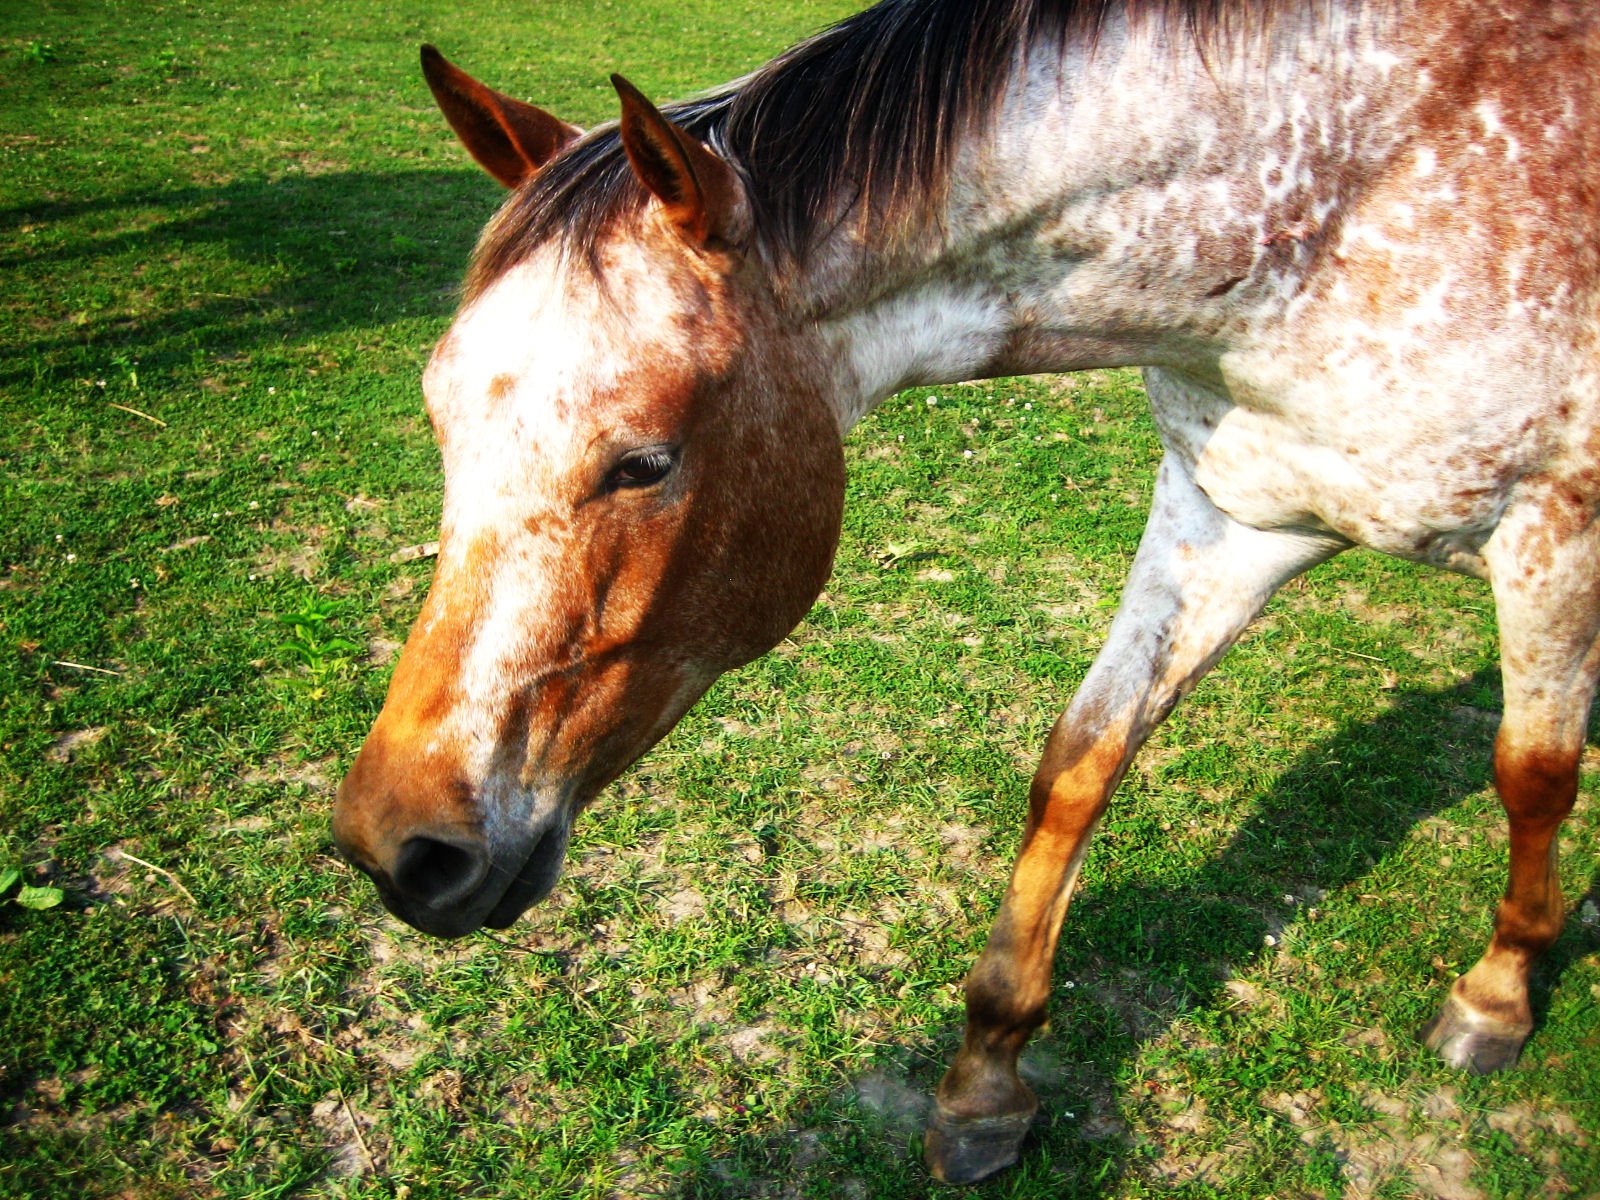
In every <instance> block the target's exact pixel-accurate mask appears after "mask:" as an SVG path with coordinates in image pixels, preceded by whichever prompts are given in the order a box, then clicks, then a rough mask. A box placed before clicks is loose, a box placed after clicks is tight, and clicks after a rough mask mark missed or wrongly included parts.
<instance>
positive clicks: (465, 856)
mask: <svg viewBox="0 0 1600 1200" xmlns="http://www.w3.org/2000/svg"><path fill="white" fill-rule="evenodd" d="M488 870H489V862H488V858H487V857H486V856H485V855H484V854H483V853H482V852H481V851H479V850H476V849H474V848H472V847H470V846H462V845H460V844H458V843H455V842H442V841H440V840H438V839H437V838H431V837H414V838H411V839H410V840H409V841H407V842H406V844H405V845H403V846H401V847H400V854H399V856H398V858H397V859H396V860H395V866H394V872H393V874H392V875H391V878H392V879H393V881H394V886H395V889H396V890H397V891H399V892H400V893H401V894H402V895H404V896H406V897H407V898H408V899H411V900H417V901H421V902H422V903H424V904H429V905H433V906H434V907H444V906H446V905H449V904H453V903H457V902H459V901H462V900H465V899H466V898H467V897H468V896H470V895H472V893H473V892H475V891H477V889H478V885H479V884H480V883H482V882H483V877H484V876H485V875H486V874H488Z"/></svg>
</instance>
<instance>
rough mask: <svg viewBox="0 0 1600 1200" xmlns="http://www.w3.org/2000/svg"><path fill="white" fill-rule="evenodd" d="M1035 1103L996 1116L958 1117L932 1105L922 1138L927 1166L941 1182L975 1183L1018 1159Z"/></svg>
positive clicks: (1031, 1120)
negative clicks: (1013, 1111) (926, 1129)
mask: <svg viewBox="0 0 1600 1200" xmlns="http://www.w3.org/2000/svg"><path fill="white" fill-rule="evenodd" d="M1038 1111H1039V1106H1038V1105H1037V1104H1035V1105H1034V1106H1033V1107H1032V1108H1030V1109H1028V1110H1027V1111H1026V1112H1020V1113H1006V1114H1005V1115H1003V1116H999V1117H957V1116H952V1115H951V1114H950V1113H947V1112H945V1111H944V1110H943V1109H942V1108H940V1107H939V1106H938V1105H937V1104H935V1105H934V1109H933V1116H931V1117H930V1118H929V1119H928V1131H927V1133H926V1134H925V1135H924V1136H923V1139H922V1156H923V1158H924V1159H925V1160H926V1161H927V1164H928V1170H929V1171H931V1172H932V1173H933V1177H934V1178H935V1179H937V1180H939V1181H940V1182H942V1183H957V1184H961V1183H977V1182H978V1180H980V1179H987V1178H988V1177H989V1176H991V1175H993V1174H994V1173H995V1172H996V1171H1003V1170H1005V1169H1006V1168H1007V1167H1009V1166H1010V1165H1011V1164H1012V1163H1014V1162H1016V1161H1017V1151H1018V1150H1019V1149H1020V1148H1021V1146H1022V1139H1023V1138H1024V1137H1026V1136H1027V1134H1028V1126H1029V1125H1030V1124H1032V1122H1033V1114H1034V1113H1036V1112H1038Z"/></svg>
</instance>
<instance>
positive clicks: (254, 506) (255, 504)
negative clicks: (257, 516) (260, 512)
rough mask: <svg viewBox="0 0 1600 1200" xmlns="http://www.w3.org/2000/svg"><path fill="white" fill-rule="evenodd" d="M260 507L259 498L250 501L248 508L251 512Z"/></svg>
mask: <svg viewBox="0 0 1600 1200" xmlns="http://www.w3.org/2000/svg"><path fill="white" fill-rule="evenodd" d="M260 507H261V501H259V500H252V501H250V510H251V511H252V512H254V511H255V510H256V509H258V508H260Z"/></svg>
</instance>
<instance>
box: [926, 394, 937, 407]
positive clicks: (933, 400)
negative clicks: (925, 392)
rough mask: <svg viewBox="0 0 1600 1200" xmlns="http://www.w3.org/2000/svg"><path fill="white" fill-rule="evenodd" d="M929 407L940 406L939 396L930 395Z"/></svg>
mask: <svg viewBox="0 0 1600 1200" xmlns="http://www.w3.org/2000/svg"><path fill="white" fill-rule="evenodd" d="M928 407H929V408H937V407H939V397H937V396H929V397H928Z"/></svg>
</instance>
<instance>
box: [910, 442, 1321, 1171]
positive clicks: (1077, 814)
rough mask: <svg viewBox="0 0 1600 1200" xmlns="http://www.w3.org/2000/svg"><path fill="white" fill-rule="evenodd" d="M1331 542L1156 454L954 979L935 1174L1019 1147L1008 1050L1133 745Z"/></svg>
mask: <svg viewBox="0 0 1600 1200" xmlns="http://www.w3.org/2000/svg"><path fill="white" fill-rule="evenodd" d="M1343 547H1344V543H1342V542H1338V541H1335V540H1332V539H1328V538H1319V537H1311V536H1308V535H1305V534H1303V533H1284V532H1263V531H1261V530H1257V529H1251V528H1249V527H1247V526H1244V525H1240V524H1238V523H1237V522H1235V521H1233V520H1231V519H1230V518H1228V517H1227V516H1226V515H1224V514H1223V513H1222V512H1220V511H1219V510H1218V509H1217V508H1216V507H1215V506H1213V505H1212V504H1211V502H1210V501H1209V500H1208V499H1207V498H1206V496H1205V494H1204V493H1203V492H1202V491H1200V489H1199V488H1198V487H1197V486H1196V485H1195V483H1194V481H1193V480H1192V479H1190V478H1189V476H1188V474H1187V473H1186V472H1185V470H1184V469H1183V468H1182V467H1181V466H1179V465H1177V464H1175V463H1174V462H1173V460H1172V459H1171V458H1170V457H1169V458H1168V459H1167V460H1166V461H1165V462H1163V464H1162V467H1161V472H1160V475H1159V477H1158V479H1157V481H1156V490H1155V497H1154V501H1153V503H1152V506H1151V511H1150V519H1149V522H1148V524H1147V525H1146V527H1145V532H1144V537H1143V540H1142V541H1141V542H1140V544H1139V553H1138V555H1137V556H1136V557H1135V559H1134V565H1133V570H1132V571H1131V573H1130V574H1129V576H1128V583H1127V587H1126V588H1125V590H1124V592H1123V597H1122V603H1121V605H1120V607H1119V610H1118V613H1117V617H1116V620H1115V621H1113V622H1112V626H1111V633H1110V636H1109V637H1108V638H1107V640H1106V644H1105V646H1104V648H1103V649H1102V650H1101V651H1100V653H1099V655H1098V656H1097V657H1096V658H1095V661H1094V665H1093V666H1092V667H1091V668H1090V670H1089V674H1088V676H1087V677H1086V678H1085V680H1084V683H1083V686H1082V687H1081V688H1080V689H1079V691H1078V693H1077V695H1076V696H1075V697H1074V698H1073V701H1072V704H1071V706H1070V707H1069V708H1068V709H1067V711H1066V713H1065V714H1064V715H1063V716H1062V717H1061V719H1060V720H1059V721H1057V722H1056V725H1055V728H1054V729H1053V730H1052V731H1051V734H1050V738H1049V741H1048V742H1047V744H1046V746H1045V751H1044V756H1043V759H1042V761H1041V762H1040V764H1039V769H1038V772H1037V773H1036V774H1035V776H1034V779H1033V785H1032V788H1031V790H1030V793H1029V810H1028V822H1027V827H1026V830H1025V831H1024V834H1023V840H1022V850H1021V853H1020V854H1019V856H1018V858H1017V862H1016V866H1015V868H1014V869H1013V871H1012V876H1011V883H1010V886H1009V887H1008V888H1007V889H1006V894H1005V899H1004V900H1003V901H1002V902H1001V905H1000V912H999V915H998V916H997V917H996V919H995V923H994V927H993V929H992V931H991V932H990V935H989V940H988V944H987V945H986V946H985V948H984V950H983V953H982V954H981V955H980V956H979V958H978V961H977V963H976V964H975V965H974V966H973V968H972V972H971V974H970V975H969V976H968V978H967V1029H966V1037H965V1040H964V1042H963V1044H962V1047H961V1049H960V1051H958V1052H957V1054H956V1056H955V1059H954V1061H953V1062H952V1063H951V1065H950V1069H949V1071H948V1072H947V1073H946V1075H945V1077H944V1080H943V1082H942V1083H940V1085H939V1090H938V1094H937V1097H936V1102H935V1105H934V1112H933V1115H932V1117H931V1118H930V1121H929V1124H928V1131H927V1135H926V1138H925V1140H924V1143H923V1149H924V1154H925V1157H926V1159H927V1162H928V1166H929V1169H930V1170H931V1171H932V1172H933V1174H934V1175H935V1176H936V1177H938V1178H939V1179H942V1180H944V1181H946V1182H948V1183H971V1182H975V1181H976V1180H979V1179H982V1178H984V1177H985V1176H987V1175H990V1174H993V1173H994V1172H995V1171H998V1170H1000V1169H1002V1168H1004V1167H1006V1166H1009V1165H1010V1164H1011V1163H1012V1162H1014V1161H1016V1157H1017V1151H1018V1148H1019V1147H1020V1145H1021V1143H1022V1139H1023V1137H1024V1136H1025V1135H1026V1133H1027V1130H1028V1126H1029V1123H1030V1122H1031V1121H1032V1119H1033V1115H1034V1113H1035V1112H1036V1111H1037V1109H1038V1101H1037V1099H1036V1098H1035V1097H1034V1095H1033V1092H1032V1091H1031V1090H1030V1089H1029V1088H1028V1086H1027V1085H1026V1084H1025V1083H1023V1081H1022V1079H1021V1078H1020V1077H1019V1076H1018V1074H1017V1056H1018V1054H1019V1053H1020V1052H1021V1050H1022V1047H1023V1045H1024V1044H1025V1043H1026V1042H1027V1040H1028V1038H1029V1037H1030V1036H1031V1035H1032V1034H1033V1032H1034V1031H1035V1030H1036V1029H1038V1028H1039V1026H1040V1025H1042V1024H1043V1023H1044V1020H1045V1007H1046V1003H1047V1001H1048V998H1049V992H1050V965H1051V960H1052V959H1053V957H1054V955H1055V947H1056V940H1057V938H1058V936H1059V934H1060V931H1061V923H1062V920H1063V918H1064V917H1065V916H1066V911H1067V904H1068V901H1069V900H1070V898H1071V894H1072V888H1073V885H1074V883H1075V881H1076V879H1077V875H1078V869H1079V866H1080V865H1081V863H1082V862H1083V856H1084V853H1085V851H1086V850H1087V849H1088V845H1089V838H1090V835H1091V834H1092V833H1093V831H1094V828H1095V826H1096V825H1097V824H1098V823H1099V820H1100V816H1101V814H1102V813H1103V812H1104V811H1105V806H1106V803H1107V801H1108V800H1109V799H1110V798H1111V793H1112V791H1113V790H1114V789H1115V788H1116V786H1117V784H1118V782H1119V781H1120V780H1121V779H1122V776H1123V774H1124V773H1125V772H1126V771H1127V769H1128V764H1129V763H1130V762H1131V761H1132V759H1133V756H1134V754H1135V752H1136V751H1137V750H1138V749H1139V747H1140V745H1142V744H1143V742H1144V740H1145V738H1146V737H1148V736H1149V734H1150V732H1151V730H1153V729H1154V728H1155V727H1156V726H1157V725H1158V724H1160V722H1161V721H1162V719H1163V718H1165V717H1166V715H1167V713H1169V712H1170V711H1171V710H1172V707H1173V705H1175V704H1176V703H1177V702H1178V700H1179V699H1181V698H1182V697H1183V696H1184V695H1185V694H1187V693H1188V691H1189V690H1190V689H1191V688H1192V687H1193V686H1194V685H1195V683H1197V682H1198V681H1199V679H1200V677H1201V676H1202V675H1204V674H1205V672H1206V671H1207V670H1209V669H1210V667H1211V666H1212V664H1213V663H1215V662H1216V661H1217V659H1218V658H1220V657H1221V656H1222V654H1223V652H1224V651H1226V650H1227V648H1228V647H1229V646H1231V645H1232V644H1233V642H1234V641H1235V640H1236V639H1237V638H1238V636H1239V634H1240V633H1242V632H1243V631H1244V629H1245V627H1246V626H1247V625H1248V624H1249V623H1250V621H1251V619H1252V618H1253V617H1255V615H1256V614H1257V613H1258V612H1259V611H1260V610H1261V607H1262V605H1264V604H1265V603H1266V601H1267V599H1268V598H1269V597H1270V596H1271V595H1272V593H1273V592H1274V591H1276V590H1277V589H1278V587H1279V586H1280V585H1282V584H1283V583H1284V582H1285V581H1286V580H1288V579H1290V578H1292V577H1293V576H1295V575H1298V574H1299V573H1300V572H1301V571H1304V570H1305V569H1306V568H1308V567H1310V566H1312V565H1313V564H1314V563H1317V562H1320V561H1322V560H1323V559H1326V558H1328V557H1331V556H1332V555H1333V554H1335V553H1337V552H1338V551H1339V550H1340V549H1342V548H1343Z"/></svg>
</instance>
